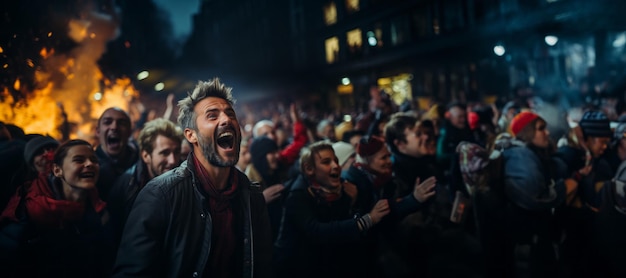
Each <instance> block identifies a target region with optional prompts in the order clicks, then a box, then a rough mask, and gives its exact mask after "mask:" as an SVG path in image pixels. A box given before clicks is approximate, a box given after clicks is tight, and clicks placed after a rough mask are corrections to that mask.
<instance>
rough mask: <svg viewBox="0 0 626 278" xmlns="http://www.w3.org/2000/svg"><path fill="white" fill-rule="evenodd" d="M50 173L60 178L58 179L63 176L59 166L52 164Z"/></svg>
mask: <svg viewBox="0 0 626 278" xmlns="http://www.w3.org/2000/svg"><path fill="white" fill-rule="evenodd" d="M52 173H53V174H54V176H55V177H57V178H60V177H62V176H63V169H61V167H59V165H57V164H53V165H52Z"/></svg>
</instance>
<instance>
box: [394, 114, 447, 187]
mask: <svg viewBox="0 0 626 278" xmlns="http://www.w3.org/2000/svg"><path fill="white" fill-rule="evenodd" d="M385 142H386V143H387V146H389V150H390V151H391V159H392V162H393V172H394V175H395V177H396V184H397V187H398V188H397V189H396V191H397V192H398V194H399V195H400V196H406V195H407V194H409V193H410V192H412V191H413V189H414V186H415V182H416V180H418V179H419V180H422V181H425V180H426V179H428V178H429V177H431V176H435V177H436V178H437V179H438V180H441V179H442V178H443V171H441V170H440V168H439V167H437V165H436V161H435V152H434V148H433V145H434V143H435V135H434V127H433V126H432V124H431V122H430V121H429V120H424V121H419V120H418V119H417V117H415V115H413V114H411V113H403V112H398V113H396V114H394V115H393V116H392V117H391V120H390V121H389V122H388V123H387V125H386V126H385Z"/></svg>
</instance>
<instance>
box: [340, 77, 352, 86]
mask: <svg viewBox="0 0 626 278" xmlns="http://www.w3.org/2000/svg"><path fill="white" fill-rule="evenodd" d="M341 84H343V85H349V84H350V78H347V77H344V78H341Z"/></svg>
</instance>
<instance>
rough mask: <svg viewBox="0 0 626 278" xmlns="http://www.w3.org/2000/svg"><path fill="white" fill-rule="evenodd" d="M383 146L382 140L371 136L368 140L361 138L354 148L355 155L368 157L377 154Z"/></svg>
mask: <svg viewBox="0 0 626 278" xmlns="http://www.w3.org/2000/svg"><path fill="white" fill-rule="evenodd" d="M384 146H385V141H383V139H382V138H379V137H376V136H371V137H369V139H367V138H365V137H364V138H363V139H361V141H360V142H359V144H358V145H357V146H356V153H357V154H359V155H360V156H361V157H368V156H370V155H373V154H375V153H377V152H378V151H379V150H380V149H382V148H383V147H384Z"/></svg>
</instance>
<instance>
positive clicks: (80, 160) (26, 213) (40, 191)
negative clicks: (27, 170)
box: [0, 140, 114, 277]
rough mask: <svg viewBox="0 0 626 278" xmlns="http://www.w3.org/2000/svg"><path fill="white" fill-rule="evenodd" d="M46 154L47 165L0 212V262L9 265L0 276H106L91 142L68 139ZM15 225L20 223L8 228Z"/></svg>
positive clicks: (104, 228) (106, 235) (106, 239)
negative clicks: (51, 155) (49, 166)
mask: <svg viewBox="0 0 626 278" xmlns="http://www.w3.org/2000/svg"><path fill="white" fill-rule="evenodd" d="M52 160H53V161H52V162H53V170H52V171H51V172H48V173H43V174H41V175H40V176H39V177H38V178H37V179H35V180H34V181H33V182H32V184H30V186H29V187H28V188H21V189H20V190H19V191H18V192H20V194H18V195H16V196H15V197H13V199H12V200H11V201H10V202H9V205H8V206H7V208H6V209H5V210H4V212H3V213H2V216H1V218H0V222H2V223H3V225H2V229H1V230H0V251H1V252H0V268H2V269H7V270H9V271H8V272H4V273H3V274H6V273H8V275H7V276H5V277H13V276H14V275H15V276H33V277H36V276H42V275H43V276H48V275H52V276H55V275H61V276H72V277H92V276H101V275H104V276H107V274H108V273H109V271H110V269H111V266H112V262H113V257H114V250H113V248H112V246H113V244H112V243H113V242H112V236H111V233H110V228H109V224H108V218H109V217H108V213H107V211H106V210H105V206H106V204H105V203H104V202H103V201H101V200H100V199H99V198H98V193H97V190H96V181H97V180H98V175H99V165H98V159H97V158H96V155H95V153H94V151H93V148H92V146H91V145H90V144H89V143H88V142H86V141H83V140H70V141H68V142H66V143H64V144H62V145H61V146H59V148H58V149H57V150H56V152H55V153H54V158H53V159H52ZM22 192H23V193H22ZM18 226H19V227H25V228H23V229H19V231H20V234H17V235H15V234H10V232H11V231H17V230H16V229H14V228H15V227H18ZM34 239H37V240H34ZM51 270H52V272H50V271H51ZM61 270H62V271H63V274H61V272H55V271H61Z"/></svg>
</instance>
